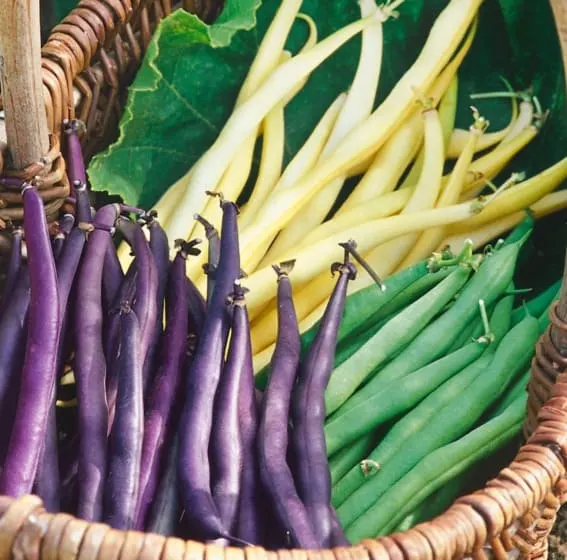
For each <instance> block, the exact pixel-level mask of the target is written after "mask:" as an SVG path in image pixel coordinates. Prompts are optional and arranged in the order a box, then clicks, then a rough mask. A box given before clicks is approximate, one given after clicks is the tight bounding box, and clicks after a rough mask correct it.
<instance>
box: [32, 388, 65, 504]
mask: <svg viewBox="0 0 567 560" xmlns="http://www.w3.org/2000/svg"><path fill="white" fill-rule="evenodd" d="M53 392H54V393H55V391H53ZM57 444H58V442H57V417H56V410H55V398H54V397H53V396H52V401H51V406H50V407H49V416H48V418H47V426H46V431H45V441H44V442H43V444H42V451H41V455H40V459H39V466H38V469H37V474H36V477H35V482H34V485H33V492H34V494H37V495H38V496H39V497H40V498H41V499H42V501H43V506H44V507H45V509H46V510H47V511H49V512H50V513H57V512H58V511H60V509H61V474H60V471H59V454H58V449H57V447H58V445H57Z"/></svg>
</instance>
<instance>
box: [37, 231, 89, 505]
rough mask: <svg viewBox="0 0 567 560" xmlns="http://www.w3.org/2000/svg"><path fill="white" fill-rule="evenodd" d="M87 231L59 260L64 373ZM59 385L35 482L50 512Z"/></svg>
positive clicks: (56, 490)
mask: <svg viewBox="0 0 567 560" xmlns="http://www.w3.org/2000/svg"><path fill="white" fill-rule="evenodd" d="M86 235H87V233H86V231H85V229H84V226H83V224H82V223H80V224H79V226H78V227H76V228H73V229H72V230H71V232H70V233H69V236H68V238H67V240H66V242H65V245H64V248H63V251H62V254H61V257H60V258H59V260H58V261H57V264H56V271H57V286H58V291H59V316H60V319H61V325H62V329H61V330H62V335H61V336H60V338H59V347H58V350H57V372H63V369H64V365H65V357H66V351H65V342H66V341H65V335H64V333H66V332H67V329H66V325H67V324H68V319H69V313H68V309H69V305H68V304H69V297H70V294H71V290H72V288H73V286H74V284H75V277H76V273H77V270H78V268H79V262H80V260H81V256H82V254H83V249H84V246H85V243H86ZM55 399H56V387H55V385H54V386H53V390H52V394H51V406H50V411H49V420H48V424H47V432H46V436H45V441H44V442H43V449H42V454H41V459H40V462H39V467H38V472H37V477H36V481H35V493H36V494H38V495H39V496H40V497H41V499H42V500H43V502H44V504H45V507H46V509H47V510H48V511H52V512H55V511H59V508H60V500H59V495H60V474H59V458H58V452H57V447H58V444H57V425H56V415H55Z"/></svg>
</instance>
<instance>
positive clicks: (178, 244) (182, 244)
mask: <svg viewBox="0 0 567 560" xmlns="http://www.w3.org/2000/svg"><path fill="white" fill-rule="evenodd" d="M202 242H203V240H202V239H201V238H199V237H196V238H194V239H191V240H189V241H185V240H184V239H176V240H175V241H174V243H173V245H174V247H175V248H176V249H177V250H178V252H179V254H180V255H181V256H182V257H183V258H184V259H187V258H188V257H189V255H192V256H197V255H200V254H201V249H199V248H198V247H197V245H199V244H200V243H202Z"/></svg>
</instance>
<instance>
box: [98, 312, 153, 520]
mask: <svg viewBox="0 0 567 560" xmlns="http://www.w3.org/2000/svg"><path fill="white" fill-rule="evenodd" d="M141 337H142V334H141V328H140V325H139V323H138V319H137V317H136V314H135V313H134V312H133V311H132V310H131V309H130V308H126V309H123V310H122V313H121V316H120V340H121V344H120V357H119V360H120V377H119V382H118V395H117V398H116V416H115V418H114V423H113V425H112V431H111V432H110V439H109V443H108V447H109V454H108V477H107V480H106V483H105V500H104V518H103V521H105V522H106V523H108V524H109V525H110V526H111V527H113V528H114V529H130V528H132V526H133V524H134V517H135V514H136V504H137V501H138V489H139V483H140V460H141V457H142V438H143V432H144V404H143V401H144V394H143V380H142V360H141Z"/></svg>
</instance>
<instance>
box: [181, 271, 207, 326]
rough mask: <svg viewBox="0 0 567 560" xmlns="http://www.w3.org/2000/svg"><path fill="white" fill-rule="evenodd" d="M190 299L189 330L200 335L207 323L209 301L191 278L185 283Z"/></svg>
mask: <svg viewBox="0 0 567 560" xmlns="http://www.w3.org/2000/svg"><path fill="white" fill-rule="evenodd" d="M185 285H186V289H187V297H188V299H189V331H190V332H191V333H193V334H195V335H196V336H198V335H199V334H200V333H201V332H202V330H203V327H204V325H205V316H206V314H207V303H206V301H205V299H204V298H203V296H202V295H201V292H200V291H199V289H198V288H197V286H195V284H194V283H193V281H192V280H191V279H190V278H187V281H186V283H185Z"/></svg>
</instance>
